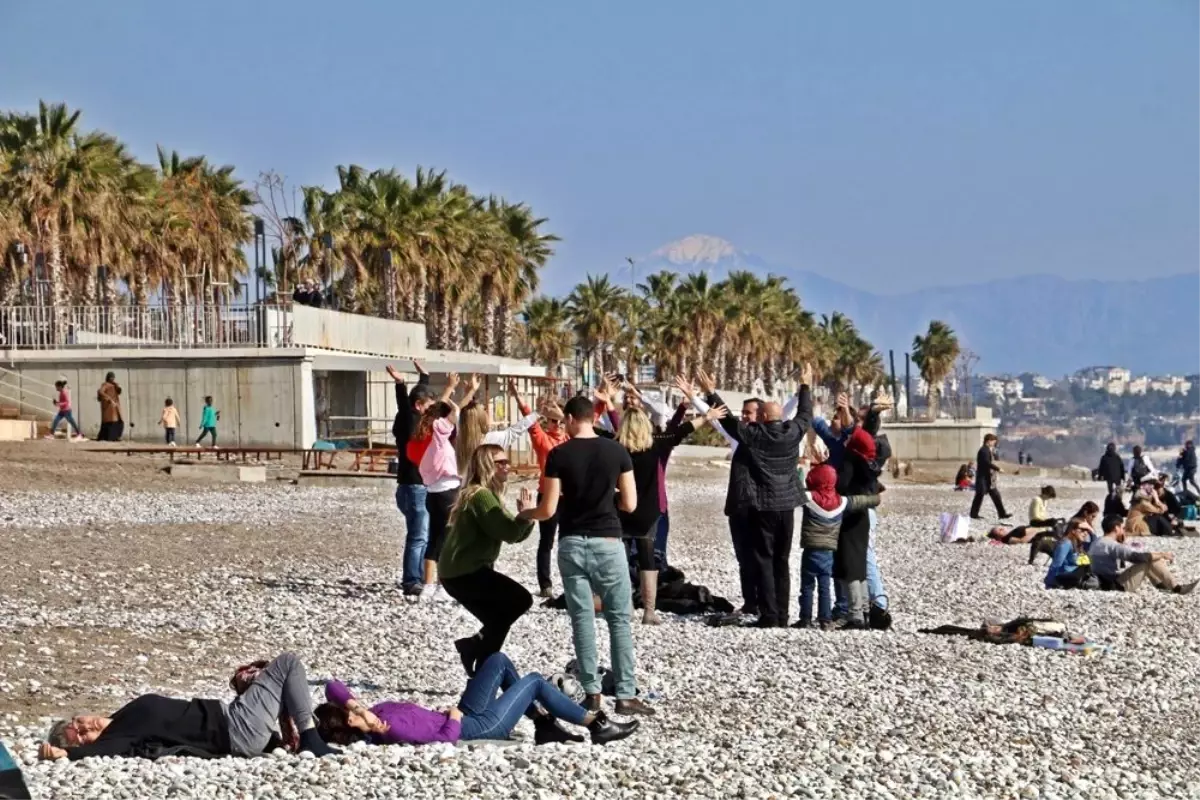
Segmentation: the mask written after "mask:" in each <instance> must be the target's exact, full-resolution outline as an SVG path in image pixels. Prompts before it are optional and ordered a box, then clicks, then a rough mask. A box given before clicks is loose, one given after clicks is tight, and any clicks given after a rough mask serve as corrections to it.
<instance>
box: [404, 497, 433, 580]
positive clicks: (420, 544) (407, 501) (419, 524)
mask: <svg viewBox="0 0 1200 800" xmlns="http://www.w3.org/2000/svg"><path fill="white" fill-rule="evenodd" d="M396 507H397V508H399V509H400V513H401V514H403V515H404V527H405V528H406V529H407V533H406V534H405V536H404V573H403V575H402V577H401V578H400V582H401V584H403V586H404V588H405V589H416V588H420V587H421V586H422V585H423V584H424V582H425V545H427V544H429V512H428V511H426V510H425V487H424V486H416V485H413V486H410V485H408V484H404V483H401V484H398V485H397V486H396Z"/></svg>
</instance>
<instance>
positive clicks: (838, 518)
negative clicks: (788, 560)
mask: <svg viewBox="0 0 1200 800" xmlns="http://www.w3.org/2000/svg"><path fill="white" fill-rule="evenodd" d="M804 484H805V487H806V488H807V489H808V501H807V502H806V503H805V504H804V521H803V522H802V523H801V526H800V544H801V546H802V547H803V548H804V555H803V556H802V558H801V561H800V619H799V621H797V622H796V623H795V625H794V627H797V628H807V627H809V626H811V625H812V610H813V609H812V605H813V590H814V588H815V589H816V591H817V622H818V624H820V626H821V629H822V630H827V629H828V628H830V627H831V626H832V625H833V616H832V614H833V559H834V553H835V552H837V549H838V537H839V534H840V532H841V528H842V518H843V516H844V515H846V514H848V513H849V514H856V513H862V512H865V511H866V510H867V509H868V508H874V507H875V506H877V505H879V495H877V494H861V495H852V496H850V497H843V496H841V495H839V494H838V490H837V484H838V474H837V471H836V470H834V468H833V467H831V466H829V465H828V464H819V465H817V466H815V467H813V468H812V469H811V470H809V472H808V476H807V477H806V478H805V481H804ZM864 583H865V582H864ZM864 591H865V588H864Z"/></svg>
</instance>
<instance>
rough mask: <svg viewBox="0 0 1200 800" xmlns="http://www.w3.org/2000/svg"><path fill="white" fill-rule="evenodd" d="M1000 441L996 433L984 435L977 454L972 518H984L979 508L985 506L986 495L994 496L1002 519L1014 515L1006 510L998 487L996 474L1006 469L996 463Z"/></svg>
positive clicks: (997, 510)
mask: <svg viewBox="0 0 1200 800" xmlns="http://www.w3.org/2000/svg"><path fill="white" fill-rule="evenodd" d="M999 441H1000V439H999V437H997V436H996V434H994V433H989V434H988V435H987V436H984V437H983V446H982V447H980V448H979V453H978V454H977V455H976V456H975V499H974V500H973V501H972V502H971V519H983V517H981V516H979V510H980V508H981V507H982V506H983V498H984V496H985V495H986V496H988V497H990V498H992V503H993V504H995V506H996V514H997V515H998V516H999V517H1000V519H1008V518H1009V517H1011V516H1012V514H1009V513H1008V512H1007V511H1005V510H1004V498H1002V497H1001V496H1000V490H999V489H997V488H996V475H998V474H999V473H1001V472H1003V471H1004V470H1002V469H1000V465H999V464H997V463H996V444H997V443H998V442H999Z"/></svg>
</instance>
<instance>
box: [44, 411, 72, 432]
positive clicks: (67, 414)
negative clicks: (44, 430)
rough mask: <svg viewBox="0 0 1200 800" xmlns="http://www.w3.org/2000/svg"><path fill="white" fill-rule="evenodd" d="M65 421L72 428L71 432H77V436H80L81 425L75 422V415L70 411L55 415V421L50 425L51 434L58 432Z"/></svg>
mask: <svg viewBox="0 0 1200 800" xmlns="http://www.w3.org/2000/svg"><path fill="white" fill-rule="evenodd" d="M63 420H66V421H67V424H68V425H70V426H71V430H73V431H75V435H76V436H78V435H79V423H77V422H76V421H75V415H74V414H72V413H71V411H70V409H68V410H66V411H60V412H58V413H57V414H55V415H54V421H53V422H51V423H50V433H51V434H53V433H54V432H55V431H56V430H58V426H59V425H60V424H61V423H62V421H63Z"/></svg>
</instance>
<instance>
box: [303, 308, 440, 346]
mask: <svg viewBox="0 0 1200 800" xmlns="http://www.w3.org/2000/svg"><path fill="white" fill-rule="evenodd" d="M289 314H290V316H291V325H292V331H291V343H292V344H293V345H300V346H304V347H323V348H325V349H328V350H345V351H348V352H351V353H371V354H373V355H382V356H395V357H397V358H413V357H416V358H421V357H422V356H424V354H425V326H424V325H421V324H419V323H415V322H400V321H398V320H394V319H380V318H379V317H368V316H364V315H362V314H344V313H342V312H340V311H330V310H329V309H324V308H309V307H308V306H301V305H295V306H292V309H291V311H290V312H289Z"/></svg>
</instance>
